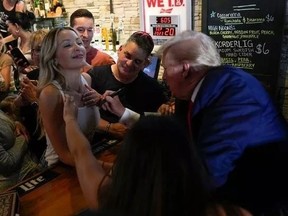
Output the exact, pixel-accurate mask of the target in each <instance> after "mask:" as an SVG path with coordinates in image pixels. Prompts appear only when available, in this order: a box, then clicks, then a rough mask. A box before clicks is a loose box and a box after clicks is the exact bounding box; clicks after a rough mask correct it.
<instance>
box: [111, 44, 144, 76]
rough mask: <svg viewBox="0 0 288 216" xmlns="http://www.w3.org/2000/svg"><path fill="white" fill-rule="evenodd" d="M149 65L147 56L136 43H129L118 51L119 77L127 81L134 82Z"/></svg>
mask: <svg viewBox="0 0 288 216" xmlns="http://www.w3.org/2000/svg"><path fill="white" fill-rule="evenodd" d="M146 65H147V54H146V53H145V51H144V50H143V49H142V48H140V47H139V46H138V45H137V44H136V43H134V42H128V43H127V44H125V45H123V46H121V47H120V48H119V51H118V60H117V66H118V70H119V75H120V76H121V77H123V78H125V80H127V79H128V80H129V79H131V80H134V79H135V77H137V76H138V73H139V72H140V71H141V70H143V69H144V67H145V66H146Z"/></svg>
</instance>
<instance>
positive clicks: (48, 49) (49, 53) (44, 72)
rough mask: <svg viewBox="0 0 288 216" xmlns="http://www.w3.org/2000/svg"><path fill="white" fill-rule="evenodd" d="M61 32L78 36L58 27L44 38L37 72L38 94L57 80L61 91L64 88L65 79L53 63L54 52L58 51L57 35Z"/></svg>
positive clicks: (65, 28) (69, 28) (67, 28)
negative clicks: (64, 31)
mask: <svg viewBox="0 0 288 216" xmlns="http://www.w3.org/2000/svg"><path fill="white" fill-rule="evenodd" d="M63 30H70V31H73V32H75V33H76V34H78V33H77V32H76V31H75V30H74V29H73V28H71V27H59V28H54V29H52V30H50V31H49V32H48V34H47V35H46V36H45V38H44V40H43V42H42V46H41V52H40V71H39V84H38V87H39V92H41V90H42V89H43V88H44V87H45V86H47V85H49V84H50V83H52V81H53V80H57V81H58V83H59V84H60V85H61V87H62V88H63V89H65V88H66V86H65V77H64V76H63V75H62V73H61V71H60V68H59V66H58V64H57V62H56V61H55V57H56V51H57V49H58V46H57V39H58V36H59V33H60V32H62V31H63Z"/></svg>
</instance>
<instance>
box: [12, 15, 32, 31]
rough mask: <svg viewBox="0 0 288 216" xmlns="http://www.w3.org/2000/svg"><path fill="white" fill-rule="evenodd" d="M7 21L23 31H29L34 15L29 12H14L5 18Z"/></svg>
mask: <svg viewBox="0 0 288 216" xmlns="http://www.w3.org/2000/svg"><path fill="white" fill-rule="evenodd" d="M7 21H9V22H10V23H12V24H18V25H19V26H21V28H22V29H23V30H26V31H30V30H31V27H32V25H33V24H34V21H35V15H34V13H32V12H30V11H27V12H15V13H14V14H12V15H11V16H9V17H8V18H7Z"/></svg>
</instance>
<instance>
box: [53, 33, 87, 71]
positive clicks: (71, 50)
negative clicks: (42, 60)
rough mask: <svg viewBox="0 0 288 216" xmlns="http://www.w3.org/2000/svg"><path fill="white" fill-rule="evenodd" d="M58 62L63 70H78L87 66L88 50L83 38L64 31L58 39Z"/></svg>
mask: <svg viewBox="0 0 288 216" xmlns="http://www.w3.org/2000/svg"><path fill="white" fill-rule="evenodd" d="M57 47H58V48H57V51H56V61H57V63H58V65H60V67H61V68H62V69H78V68H82V67H83V66H85V65H86V50H85V47H84V44H83V42H82V40H81V38H80V37H79V36H78V35H77V34H76V33H75V32H74V31H71V30H63V31H61V32H60V33H59V35H58V38H57Z"/></svg>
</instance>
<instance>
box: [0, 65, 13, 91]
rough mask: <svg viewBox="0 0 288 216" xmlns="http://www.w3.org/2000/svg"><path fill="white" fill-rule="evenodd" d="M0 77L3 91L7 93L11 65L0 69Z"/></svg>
mask: <svg viewBox="0 0 288 216" xmlns="http://www.w3.org/2000/svg"><path fill="white" fill-rule="evenodd" d="M1 75H2V77H3V79H4V81H5V91H8V90H9V88H10V82H11V65H7V66H5V67H3V68H2V69H1Z"/></svg>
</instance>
